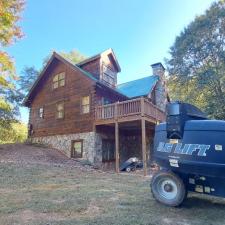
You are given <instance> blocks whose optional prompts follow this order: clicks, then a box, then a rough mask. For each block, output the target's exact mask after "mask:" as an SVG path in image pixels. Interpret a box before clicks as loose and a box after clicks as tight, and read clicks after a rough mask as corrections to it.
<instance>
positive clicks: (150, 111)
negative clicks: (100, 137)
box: [95, 98, 165, 125]
mask: <svg viewBox="0 0 225 225" xmlns="http://www.w3.org/2000/svg"><path fill="white" fill-rule="evenodd" d="M142 117H145V118H146V120H149V121H150V122H152V123H157V122H161V121H164V120H165V113H164V112H163V111H161V110H160V109H159V108H158V107H157V106H155V105H153V104H152V103H151V102H149V101H148V100H147V99H145V98H136V99H132V100H128V101H123V102H116V103H113V104H107V105H103V106H97V107H96V110H95V124H96V125H101V124H109V123H114V122H115V121H118V122H126V121H132V120H140V119H141V118H142Z"/></svg>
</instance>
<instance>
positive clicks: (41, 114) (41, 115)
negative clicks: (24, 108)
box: [38, 107, 44, 118]
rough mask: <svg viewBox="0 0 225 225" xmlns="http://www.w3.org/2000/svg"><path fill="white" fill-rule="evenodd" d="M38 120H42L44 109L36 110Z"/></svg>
mask: <svg viewBox="0 0 225 225" xmlns="http://www.w3.org/2000/svg"><path fill="white" fill-rule="evenodd" d="M38 114H39V118H44V108H43V107H41V108H39V109H38Z"/></svg>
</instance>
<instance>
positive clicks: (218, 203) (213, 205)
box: [182, 194, 225, 209]
mask: <svg viewBox="0 0 225 225" xmlns="http://www.w3.org/2000/svg"><path fill="white" fill-rule="evenodd" d="M182 207H183V208H187V209H193V208H201V209H209V208H210V209H225V199H224V198H220V197H214V196H204V195H201V194H199V195H194V196H188V197H187V199H186V200H185V202H184V203H183V205H182Z"/></svg>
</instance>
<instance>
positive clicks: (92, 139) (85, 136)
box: [30, 132, 102, 163]
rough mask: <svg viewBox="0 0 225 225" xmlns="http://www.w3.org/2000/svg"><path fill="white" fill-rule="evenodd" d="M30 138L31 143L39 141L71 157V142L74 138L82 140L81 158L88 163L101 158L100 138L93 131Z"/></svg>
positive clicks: (97, 161) (96, 161)
mask: <svg viewBox="0 0 225 225" xmlns="http://www.w3.org/2000/svg"><path fill="white" fill-rule="evenodd" d="M30 140H31V142H32V143H41V144H45V145H47V146H49V147H52V148H55V149H58V150H60V151H61V152H62V153H64V154H65V155H67V156H68V157H71V142H72V141H74V140H83V158H82V159H84V160H88V161H89V162H90V163H99V162H101V159H102V158H101V157H102V152H101V138H100V136H99V135H98V134H97V133H95V132H86V133H78V134H67V135H55V136H46V137H34V138H31V139H30Z"/></svg>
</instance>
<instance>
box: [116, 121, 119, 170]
mask: <svg viewBox="0 0 225 225" xmlns="http://www.w3.org/2000/svg"><path fill="white" fill-rule="evenodd" d="M115 142H116V172H117V173H119V172H120V169H119V161H120V156H119V124H118V122H117V121H116V122H115Z"/></svg>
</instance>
